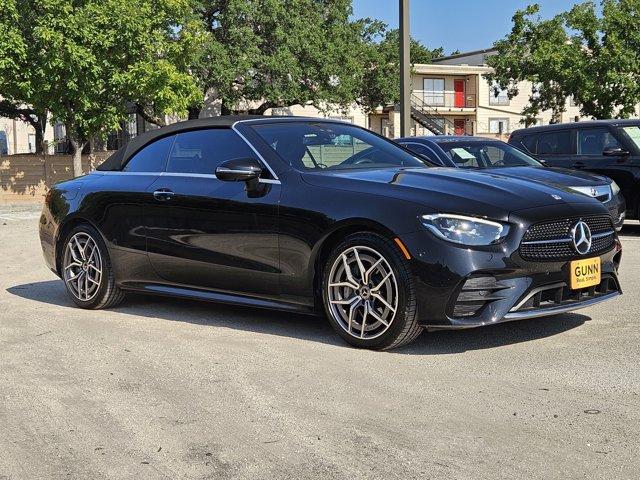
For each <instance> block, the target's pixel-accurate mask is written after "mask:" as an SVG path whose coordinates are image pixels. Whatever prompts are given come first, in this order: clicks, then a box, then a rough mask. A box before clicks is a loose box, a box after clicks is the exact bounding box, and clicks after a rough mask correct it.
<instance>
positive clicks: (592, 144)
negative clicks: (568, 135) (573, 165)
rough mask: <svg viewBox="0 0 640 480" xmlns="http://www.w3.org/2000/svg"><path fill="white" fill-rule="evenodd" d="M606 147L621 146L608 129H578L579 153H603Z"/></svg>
mask: <svg viewBox="0 0 640 480" xmlns="http://www.w3.org/2000/svg"><path fill="white" fill-rule="evenodd" d="M606 148H620V144H619V143H618V141H617V140H616V139H615V137H614V136H613V135H612V134H611V132H610V131H609V130H608V129H606V128H588V129H585V130H578V154H579V155H602V152H603V151H604V150H605V149H606Z"/></svg>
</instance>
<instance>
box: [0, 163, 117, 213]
mask: <svg viewBox="0 0 640 480" xmlns="http://www.w3.org/2000/svg"><path fill="white" fill-rule="evenodd" d="M111 153H112V152H97V153H96V154H94V155H83V157H82V169H83V171H84V172H89V171H91V170H93V169H94V168H95V167H96V166H97V165H100V163H102V162H103V161H104V160H105V159H106V158H107V157H109V155H111ZM72 177H73V158H72V156H71V155H34V154H23V155H7V156H0V204H3V203H4V204H6V203H22V202H41V201H42V200H43V199H44V196H45V195H46V193H47V190H48V189H49V187H51V185H53V184H54V183H56V182H60V181H62V180H68V179H70V178H72Z"/></svg>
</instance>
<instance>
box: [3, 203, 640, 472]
mask: <svg viewBox="0 0 640 480" xmlns="http://www.w3.org/2000/svg"><path fill="white" fill-rule="evenodd" d="M38 215H39V208H37V207H33V206H23V207H13V208H12V207H6V206H5V207H0V479H3V480H6V479H12V480H24V479H57V478H73V479H94V480H95V479H103V478H109V479H111V478H122V479H125V478H127V479H129V478H144V479H146V478H154V479H155V478H169V479H182V478H247V479H249V478H251V479H255V478H283V479H285V478H291V479H300V478H323V479H324V478H346V479H359V478H385V479H388V478H399V479H400V478H401V479H407V478H430V479H480V478H491V479H514V478H515V479H524V478H527V479H531V478H541V479H542V478H544V479H569V478H588V479H595V478H598V479H636V478H638V475H639V473H638V472H640V457H639V453H640V435H639V433H638V432H639V431H640V367H639V364H640V330H639V328H638V327H639V325H640V281H639V280H638V275H639V271H640V225H638V223H633V224H631V225H628V226H626V227H625V230H624V231H623V234H622V237H621V238H622V242H623V247H624V253H623V265H622V270H621V281H622V286H623V289H624V291H625V294H624V295H623V296H622V297H621V298H619V299H617V300H614V301H612V302H608V303H605V304H602V305H599V306H595V307H592V308H590V309H587V310H582V311H580V312H577V313H574V314H566V315H562V316H559V317H550V318H543V319H535V320H528V321H522V322H514V323H508V324H503V325H496V326H492V327H486V328H483V329H476V330H468V331H459V332H434V333H426V334H423V335H422V336H421V337H420V338H419V339H418V341H416V342H415V343H414V344H412V345H410V346H408V347H405V348H403V349H399V350H394V351H391V352H371V351H363V350H356V349H353V348H350V347H348V346H347V345H346V344H345V343H344V342H343V341H341V340H340V338H339V337H338V336H337V335H335V334H334V333H333V331H332V330H331V328H330V327H329V325H328V324H327V323H326V322H325V321H324V320H322V319H320V318H315V317H308V316H300V315H292V314H289V313H279V312H265V311H261V310H253V309H246V308H239V307H228V306H222V305H217V304H207V303H198V302H190V301H183V300H172V299H163V298H158V297H147V296H139V295H135V296H134V295H131V296H129V297H127V299H126V300H125V302H124V303H123V304H122V305H121V306H119V307H117V308H114V309H112V310H106V311H84V310H80V309H78V308H76V307H74V306H73V304H72V302H71V300H70V298H69V297H68V296H67V294H66V292H65V289H64V286H63V284H62V281H60V280H59V279H58V278H57V277H55V276H54V275H53V274H52V273H51V272H49V271H48V270H47V269H46V268H45V266H44V262H43V260H42V254H41V251H40V245H39V241H38V236H37V218H38Z"/></svg>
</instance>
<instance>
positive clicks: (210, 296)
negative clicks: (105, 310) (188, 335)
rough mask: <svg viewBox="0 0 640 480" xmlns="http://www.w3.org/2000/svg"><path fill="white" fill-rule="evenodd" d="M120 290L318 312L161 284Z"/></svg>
mask: <svg viewBox="0 0 640 480" xmlns="http://www.w3.org/2000/svg"><path fill="white" fill-rule="evenodd" d="M120 288H122V289H123V290H126V291H129V292H140V293H148V294H152V295H161V296H164V297H177V298H189V299H192V300H203V301H207V302H215V303H225V304H229V305H241V306H245V307H254V308H264V309H267V310H281V311H285V312H295V313H302V314H306V315H316V314H317V312H316V311H315V310H314V309H313V307H312V306H310V305H300V304H296V303H288V302H282V301H277V300H269V299H264V298H257V297H249V296H245V295H237V294H232V293H222V292H214V291H210V290H199V289H194V288H187V287H178V286H173V285H164V284H159V283H138V282H135V283H123V284H121V285H120Z"/></svg>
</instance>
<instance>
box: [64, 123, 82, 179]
mask: <svg viewBox="0 0 640 480" xmlns="http://www.w3.org/2000/svg"><path fill="white" fill-rule="evenodd" d="M67 132H69V129H68V128H67ZM67 134H68V133H67ZM69 141H70V142H71V146H72V147H73V176H74V177H79V176H80V175H82V174H83V171H82V150H83V149H84V146H85V145H86V142H82V141H80V140H79V139H77V138H75V136H73V135H69Z"/></svg>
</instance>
